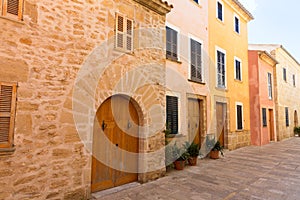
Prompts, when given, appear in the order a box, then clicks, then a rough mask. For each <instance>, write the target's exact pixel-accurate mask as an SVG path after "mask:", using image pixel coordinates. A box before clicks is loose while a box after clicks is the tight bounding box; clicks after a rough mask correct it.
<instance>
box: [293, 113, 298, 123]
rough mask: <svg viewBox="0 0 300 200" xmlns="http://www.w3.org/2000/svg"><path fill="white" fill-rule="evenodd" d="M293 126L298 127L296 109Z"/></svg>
mask: <svg viewBox="0 0 300 200" xmlns="http://www.w3.org/2000/svg"><path fill="white" fill-rule="evenodd" d="M294 126H295V127H298V113H297V110H295V112H294Z"/></svg>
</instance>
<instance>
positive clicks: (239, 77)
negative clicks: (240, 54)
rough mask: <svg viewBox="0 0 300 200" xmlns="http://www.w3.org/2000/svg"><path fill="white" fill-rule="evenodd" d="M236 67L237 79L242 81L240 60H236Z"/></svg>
mask: <svg viewBox="0 0 300 200" xmlns="http://www.w3.org/2000/svg"><path fill="white" fill-rule="evenodd" d="M234 65H235V79H236V80H239V81H241V80H242V68H241V61H240V60H238V59H234Z"/></svg>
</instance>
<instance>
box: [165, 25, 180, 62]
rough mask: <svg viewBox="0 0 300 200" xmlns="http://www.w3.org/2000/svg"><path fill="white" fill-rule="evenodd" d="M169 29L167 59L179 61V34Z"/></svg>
mask: <svg viewBox="0 0 300 200" xmlns="http://www.w3.org/2000/svg"><path fill="white" fill-rule="evenodd" d="M166 29H167V44H166V46H167V52H166V57H167V59H170V60H174V61H178V53H177V52H178V44H177V43H178V32H177V31H175V30H173V29H172V28H170V27H168V26H167V27H166Z"/></svg>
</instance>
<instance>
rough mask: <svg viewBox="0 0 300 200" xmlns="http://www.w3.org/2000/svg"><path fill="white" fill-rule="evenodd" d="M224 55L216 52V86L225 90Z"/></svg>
mask: <svg viewBox="0 0 300 200" xmlns="http://www.w3.org/2000/svg"><path fill="white" fill-rule="evenodd" d="M225 70H226V66H225V53H223V52H221V51H218V50H217V81H218V82H217V85H218V87H220V88H225V87H226V84H225V81H226V79H225V75H226V74H225V73H226V72H225Z"/></svg>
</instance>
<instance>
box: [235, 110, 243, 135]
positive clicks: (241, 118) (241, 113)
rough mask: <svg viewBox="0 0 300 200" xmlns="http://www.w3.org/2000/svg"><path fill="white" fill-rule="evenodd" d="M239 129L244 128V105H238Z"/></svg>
mask: <svg viewBox="0 0 300 200" xmlns="http://www.w3.org/2000/svg"><path fill="white" fill-rule="evenodd" d="M236 119H237V130H243V105H241V104H238V105H236Z"/></svg>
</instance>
